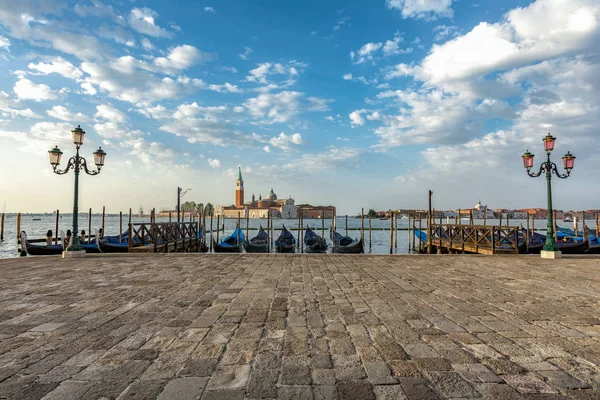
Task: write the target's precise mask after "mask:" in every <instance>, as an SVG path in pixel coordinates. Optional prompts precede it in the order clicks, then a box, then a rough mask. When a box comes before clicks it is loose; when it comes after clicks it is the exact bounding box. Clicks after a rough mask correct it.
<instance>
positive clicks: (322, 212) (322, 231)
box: [321, 210, 325, 239]
mask: <svg viewBox="0 0 600 400" xmlns="http://www.w3.org/2000/svg"><path fill="white" fill-rule="evenodd" d="M321 237H322V238H323V239H325V211H323V210H321Z"/></svg>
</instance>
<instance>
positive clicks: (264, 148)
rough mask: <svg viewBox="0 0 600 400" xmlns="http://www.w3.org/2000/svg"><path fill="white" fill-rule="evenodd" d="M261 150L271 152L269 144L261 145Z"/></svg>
mask: <svg viewBox="0 0 600 400" xmlns="http://www.w3.org/2000/svg"><path fill="white" fill-rule="evenodd" d="M263 150H264V151H265V152H267V153H270V152H271V148H270V147H269V146H265V147H263Z"/></svg>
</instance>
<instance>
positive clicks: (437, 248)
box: [427, 223, 520, 254]
mask: <svg viewBox="0 0 600 400" xmlns="http://www.w3.org/2000/svg"><path fill="white" fill-rule="evenodd" d="M519 229H520V228H519V227H517V226H495V225H462V224H435V223H432V224H431V225H430V226H429V228H428V230H429V232H430V233H429V234H428V235H427V248H428V250H431V251H429V252H430V253H431V252H437V253H475V254H518V253H519Z"/></svg>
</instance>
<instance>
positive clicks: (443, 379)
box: [426, 371, 479, 398]
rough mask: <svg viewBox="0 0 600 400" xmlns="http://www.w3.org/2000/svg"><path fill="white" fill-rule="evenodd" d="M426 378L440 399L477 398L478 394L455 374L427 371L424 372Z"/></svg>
mask: <svg viewBox="0 0 600 400" xmlns="http://www.w3.org/2000/svg"><path fill="white" fill-rule="evenodd" d="M426 376H427V377H428V378H429V379H430V380H431V383H432V384H433V387H434V389H435V390H436V391H437V392H438V393H440V394H441V395H442V397H446V398H452V397H459V398H465V397H466V398H470V397H479V393H477V391H476V390H475V389H473V387H472V386H471V385H470V384H469V383H468V382H467V381H465V380H464V379H462V377H461V376H460V374H458V373H456V372H446V371H428V372H426Z"/></svg>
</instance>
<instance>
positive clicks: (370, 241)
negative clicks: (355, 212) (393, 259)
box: [369, 213, 373, 253]
mask: <svg viewBox="0 0 600 400" xmlns="http://www.w3.org/2000/svg"><path fill="white" fill-rule="evenodd" d="M372 242H373V241H372V240H371V214H370V213H369V253H370V252H371V243H372Z"/></svg>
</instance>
